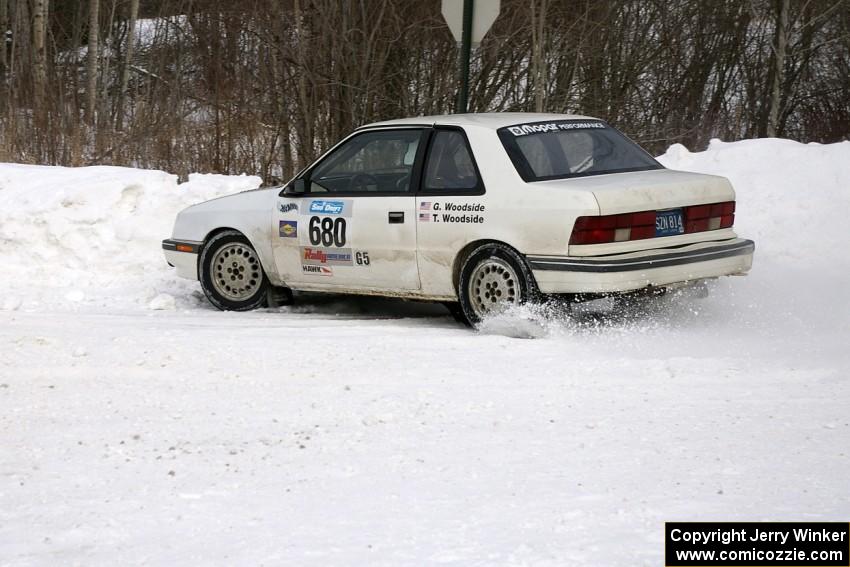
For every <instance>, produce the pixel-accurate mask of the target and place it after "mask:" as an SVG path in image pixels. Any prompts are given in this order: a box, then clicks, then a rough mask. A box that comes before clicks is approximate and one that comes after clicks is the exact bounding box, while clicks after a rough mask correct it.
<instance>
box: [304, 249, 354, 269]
mask: <svg viewBox="0 0 850 567" xmlns="http://www.w3.org/2000/svg"><path fill="white" fill-rule="evenodd" d="M301 263H302V264H306V265H312V266H353V265H354V259H353V256H352V253H351V248H314V247H312V246H302V247H301Z"/></svg>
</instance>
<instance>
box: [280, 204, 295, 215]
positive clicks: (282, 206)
mask: <svg viewBox="0 0 850 567" xmlns="http://www.w3.org/2000/svg"><path fill="white" fill-rule="evenodd" d="M277 210H279V211H280V212H282V213H288V212H290V211H295V212H296V213H297V212H298V203H278V205H277Z"/></svg>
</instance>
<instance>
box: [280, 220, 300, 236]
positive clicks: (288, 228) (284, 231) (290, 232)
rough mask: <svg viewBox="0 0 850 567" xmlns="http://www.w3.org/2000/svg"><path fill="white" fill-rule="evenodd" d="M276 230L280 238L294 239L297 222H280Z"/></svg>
mask: <svg viewBox="0 0 850 567" xmlns="http://www.w3.org/2000/svg"><path fill="white" fill-rule="evenodd" d="M278 230H279V232H280V237H281V238H296V237H297V236H298V221H289V220H282V221H280V226H279V227H278Z"/></svg>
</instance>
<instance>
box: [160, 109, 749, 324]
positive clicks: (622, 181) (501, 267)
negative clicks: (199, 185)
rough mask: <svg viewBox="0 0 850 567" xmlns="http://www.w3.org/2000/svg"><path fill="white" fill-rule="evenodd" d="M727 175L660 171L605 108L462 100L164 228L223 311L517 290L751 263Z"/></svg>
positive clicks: (373, 129) (515, 299) (170, 248)
mask: <svg viewBox="0 0 850 567" xmlns="http://www.w3.org/2000/svg"><path fill="white" fill-rule="evenodd" d="M734 218H735V193H734V191H733V189H732V186H731V185H730V183H729V181H727V180H726V179H725V178H723V177H716V176H710V175H700V174H695V173H686V172H681V171H671V170H669V169H665V168H664V167H663V166H661V164H659V163H658V162H657V161H655V160H654V159H653V158H652V157H651V156H650V155H649V154H647V153H646V152H645V151H643V150H642V149H641V148H640V147H638V146H637V145H636V144H634V143H633V142H632V141H630V140H629V139H628V138H626V137H625V136H623V135H622V134H621V133H620V132H618V131H617V130H615V129H614V128H612V127H611V126H609V125H608V124H607V123H605V122H604V121H602V120H599V119H596V118H589V117H584V116H574V115H563V114H524V113H513V114H511V113H500V114H466V115H454V116H451V115H450V116H430V117H419V118H408V119H403V120H391V121H388V122H379V123H376V124H370V125H368V126H364V127H362V128H359V129H358V130H356V131H354V132H353V133H352V134H351V135H349V136H348V137H347V138H345V139H343V140H342V141H341V142H339V143H338V144H337V145H336V146H334V147H333V148H332V149H331V150H330V151H328V152H327V153H325V154H324V155H323V156H321V157H320V158H319V159H318V160H316V162H315V163H313V164H312V165H311V166H310V167H308V168H306V169H305V170H303V171H302V172H300V173H299V174H298V175H297V176H296V177H295V179H293V180H292V181H291V182H290V183H288V184H287V185H286V186H285V187H283V188H280V187H275V188H268V189H257V190H253V191H247V192H244V193H239V194H237V195H231V196H228V197H223V198H219V199H214V200H211V201H207V202H204V203H200V204H198V205H194V206H192V207H189V208H187V209H185V210H183V211H182V212H181V213H180V214H179V215H178V216H177V221H176V223H175V225H174V232H173V234H172V237H171V238H170V239H168V240H165V241H164V242H163V244H162V247H163V249H164V250H165V257H166V260H167V261H168V263H169V264H171V265H172V266H175V267H176V268H177V273H178V275H180V276H183V277H186V278H192V279H198V280H200V282H201V287H202V288H203V291H204V293H205V294H206V296H207V298H209V300H210V302H211V303H212V304H213V305H215V306H216V307H218V308H220V309H228V310H247V309H253V308H256V307H260V306H262V305H264V304H266V303H267V302H268V301H269V300H270V299H271V300H273V298H274V296H275V292H276V291H278V292H286V290H308V291H327V292H334V293H352V294H370V295H386V296H395V297H406V298H416V299H423V300H433V301H442V302H446V303H447V305H449V307H450V308H453V309H454V311H455V314H456V315H459V316H460V317H461V318H462V319H464V320H465V321H467V322H469V323H476V322H478V321H480V320H481V319H482V318H483V317H484V316H486V315H487V314H489V313H491V312H493V311H494V310H498V309H503V308H504V307H505V306H506V305H508V304H516V303H523V302H526V301H531V300H535V299H537V298H541V297H545V296H546V295H550V294H553V295H554V294H557V295H560V296H566V297H571V298H592V297H599V296H601V295H605V294H617V293H622V292H633V291H636V290H646V289H649V290H662V291H663V290H664V289H666V288H670V287H679V286H682V285H683V284H685V285H686V284H690V283H694V282H699V281H700V280H704V279H707V278H715V277H718V276H724V275H730V274H743V273H745V272H747V271H748V270H749V269H750V267H751V265H752V259H753V250H754V244H753V242H752V241H750V240H744V239H741V238H738V236H737V235H736V234H735V232H734V231H733V229H732V224H733V221H734Z"/></svg>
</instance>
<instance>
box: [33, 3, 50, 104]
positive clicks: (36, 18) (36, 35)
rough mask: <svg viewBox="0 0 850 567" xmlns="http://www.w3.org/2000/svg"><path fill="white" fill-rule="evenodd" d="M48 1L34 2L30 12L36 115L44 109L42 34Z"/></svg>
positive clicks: (44, 69)
mask: <svg viewBox="0 0 850 567" xmlns="http://www.w3.org/2000/svg"><path fill="white" fill-rule="evenodd" d="M48 4H49V0H35V2H34V4H33V10H32V51H33V63H34V64H33V87H34V91H35V92H34V94H35V97H34V98H35V107H36V109H37V114H38V115H41V113H42V110H43V109H44V91H45V84H46V83H47V68H46V59H47V57H46V53H45V51H44V34H45V31H46V29H47V26H46V25H45V22H46V19H47V11H48V9H49V6H48Z"/></svg>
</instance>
